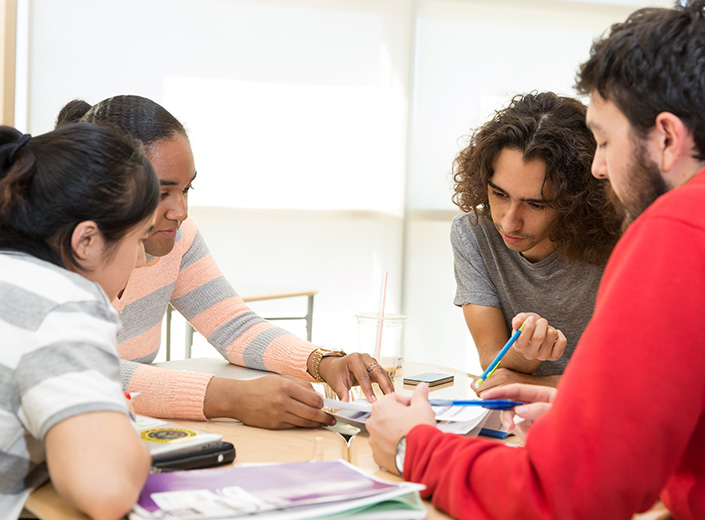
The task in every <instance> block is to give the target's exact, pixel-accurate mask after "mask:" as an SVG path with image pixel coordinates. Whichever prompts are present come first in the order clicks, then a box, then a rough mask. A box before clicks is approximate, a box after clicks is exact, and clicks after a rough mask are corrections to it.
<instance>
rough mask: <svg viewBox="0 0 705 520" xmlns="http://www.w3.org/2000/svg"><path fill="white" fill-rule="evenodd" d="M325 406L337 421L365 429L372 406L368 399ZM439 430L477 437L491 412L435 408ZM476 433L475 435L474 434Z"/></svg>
mask: <svg viewBox="0 0 705 520" xmlns="http://www.w3.org/2000/svg"><path fill="white" fill-rule="evenodd" d="M323 406H324V407H326V408H329V409H330V410H326V411H327V412H328V413H330V414H331V415H333V416H334V417H335V418H336V419H338V420H341V421H343V422H345V423H347V424H352V425H353V426H356V427H358V428H360V429H364V427H365V423H366V422H367V419H368V418H369V417H370V409H371V408H372V404H371V403H370V402H369V401H367V399H357V400H355V401H353V402H348V403H346V402H344V401H337V400H335V399H325V398H324V399H323ZM433 410H434V411H435V412H436V420H437V421H438V422H439V423H440V424H439V425H438V427H439V429H441V430H443V431H447V432H452V433H458V434H461V435H466V434H469V433H472V434H474V435H477V433H479V431H480V427H481V426H482V423H484V421H485V420H486V419H487V417H488V415H489V412H490V410H487V409H485V408H481V407H478V406H434V407H433ZM473 432H474V433H473Z"/></svg>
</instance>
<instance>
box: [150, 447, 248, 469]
mask: <svg viewBox="0 0 705 520" xmlns="http://www.w3.org/2000/svg"><path fill="white" fill-rule="evenodd" d="M234 460H235V446H233V445H232V444H231V443H229V442H221V443H220V445H218V446H213V447H211V448H204V449H202V450H198V451H192V452H189V453H182V454H180V455H174V456H173V457H169V458H165V459H161V460H159V461H156V462H153V463H152V468H153V470H154V472H161V471H179V470H184V469H200V468H210V467H213V466H220V465H221V464H227V463H228V462H232V461H234Z"/></svg>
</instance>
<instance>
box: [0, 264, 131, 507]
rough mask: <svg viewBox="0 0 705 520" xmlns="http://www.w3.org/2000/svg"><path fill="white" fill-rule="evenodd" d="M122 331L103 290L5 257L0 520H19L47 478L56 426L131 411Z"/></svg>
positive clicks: (0, 313)
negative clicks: (120, 348)
mask: <svg viewBox="0 0 705 520" xmlns="http://www.w3.org/2000/svg"><path fill="white" fill-rule="evenodd" d="M119 327H120V322H119V319H118V317H117V314H116V313H115V311H114V310H113V309H112V308H111V307H110V302H109V301H108V298H107V297H106V296H105V293H104V292H103V291H102V289H101V288H100V287H99V286H98V285H97V284H95V283H93V282H90V281H88V280H86V279H85V278H84V277H82V276H81V275H79V274H76V273H72V272H70V271H68V270H66V269H62V268H60V267H57V266H55V265H53V264H50V263H48V262H44V261H42V260H38V259H36V258H34V257H32V256H29V255H26V254H24V253H17V252H10V251H1V252H0V338H2V349H1V350H0V447H2V451H0V475H2V478H0V518H17V517H18V516H19V514H20V512H21V511H22V506H23V505H24V503H25V501H26V500H27V496H28V495H29V493H30V491H31V490H32V489H34V488H36V487H37V486H39V485H40V484H42V483H43V482H44V481H45V480H46V479H47V476H48V473H47V468H46V463H45V452H44V438H45V436H46V434H47V432H48V431H49V430H50V429H51V428H52V427H53V426H54V425H56V424H57V423H59V422H60V421H62V420H64V419H67V418H70V417H72V416H75V415H78V414H83V413H87V412H96V411H118V412H123V413H127V408H126V405H125V399H124V397H123V396H122V393H121V388H120V373H119V360H118V356H117V352H116V344H117V339H116V336H117V331H118V328H119Z"/></svg>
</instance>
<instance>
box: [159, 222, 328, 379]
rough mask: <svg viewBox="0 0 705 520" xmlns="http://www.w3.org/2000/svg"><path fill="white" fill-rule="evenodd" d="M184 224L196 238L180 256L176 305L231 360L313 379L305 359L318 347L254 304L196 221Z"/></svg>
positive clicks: (173, 302)
mask: <svg viewBox="0 0 705 520" xmlns="http://www.w3.org/2000/svg"><path fill="white" fill-rule="evenodd" d="M182 227H183V228H184V235H185V236H186V235H188V234H193V235H194V238H193V241H192V242H191V246H190V247H189V248H188V250H187V251H186V252H185V254H184V255H183V257H182V259H181V265H180V266H179V277H178V280H177V282H176V286H175V288H174V293H173V295H172V299H171V303H172V305H173V306H174V307H175V308H176V309H177V310H178V311H179V312H180V313H181V314H182V315H184V317H185V318H186V319H187V320H188V321H189V322H190V323H191V324H192V325H193V327H194V328H195V329H196V330H197V331H198V332H200V333H201V334H202V335H203V336H204V337H206V338H207V339H208V342H209V343H211V344H212V345H213V346H214V347H215V348H216V349H217V350H218V352H220V353H221V354H222V355H223V356H224V357H225V358H226V359H228V360H229V361H230V362H231V363H234V364H237V365H243V366H247V367H249V368H255V369H258V370H267V371H270V372H277V373H280V374H287V375H292V376H296V377H299V378H302V379H306V380H309V381H312V380H313V378H311V376H310V374H309V373H308V371H307V369H306V363H307V361H308V357H309V355H310V354H311V352H313V351H314V350H315V349H316V348H317V347H316V346H315V345H313V344H312V343H309V342H307V341H305V340H302V339H300V338H298V337H297V336H295V335H293V334H291V333H290V332H288V331H286V330H285V329H283V328H281V327H277V326H275V325H272V324H271V323H269V322H267V321H266V320H264V319H263V318H261V317H260V316H258V315H257V314H256V313H254V312H253V311H252V310H250V308H249V307H248V306H247V305H246V304H245V302H243V301H242V299H241V298H240V297H239V296H238V295H237V293H236V292H235V290H234V289H233V288H232V286H231V285H230V284H229V283H228V281H227V280H226V279H225V277H224V276H223V275H222V273H221V272H220V269H219V268H218V266H217V265H216V263H215V260H214V259H213V257H212V255H211V254H210V252H209V251H208V247H207V246H206V243H205V241H204V240H203V237H202V236H201V234H200V233H199V232H198V230H197V228H196V226H195V224H194V223H193V222H191V221H190V220H187V221H186V222H184V224H183V226H182Z"/></svg>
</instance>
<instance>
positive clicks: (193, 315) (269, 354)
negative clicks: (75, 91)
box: [56, 96, 393, 428]
mask: <svg viewBox="0 0 705 520" xmlns="http://www.w3.org/2000/svg"><path fill="white" fill-rule="evenodd" d="M77 120H80V121H88V122H96V123H105V124H109V125H113V126H115V127H117V128H119V129H120V130H122V131H123V132H125V133H126V134H128V135H129V136H131V137H134V138H137V139H139V140H140V141H142V143H143V144H144V146H145V148H146V150H147V156H148V157H149V158H150V160H151V161H152V164H153V165H154V169H155V171H156V173H157V177H158V178H159V183H160V185H161V188H162V198H161V201H160V203H159V208H158V210H157V221H156V224H155V229H154V232H153V233H152V234H151V235H150V236H149V238H148V239H147V240H146V241H145V250H146V252H147V254H148V255H149V256H148V262H147V264H146V265H145V266H143V267H141V268H140V269H136V270H135V272H134V273H133V275H132V277H131V278H130V282H129V284H128V285H127V288H126V289H125V291H124V293H122V294H121V295H120V296H119V297H118V298H116V299H115V300H114V301H113V305H114V306H115V308H116V309H117V310H118V311H119V312H120V317H121V319H122V322H123V330H122V332H121V334H120V337H119V342H120V344H119V346H118V352H119V353H120V357H121V359H122V360H123V361H122V363H121V370H122V378H123V382H124V384H125V389H126V390H127V391H131V392H140V395H139V397H137V398H135V399H134V400H133V403H134V405H135V408H136V410H137V411H138V412H139V413H143V414H145V415H151V416H157V417H171V418H184V419H198V420H203V419H207V418H214V417H232V418H235V419H238V420H240V421H242V422H243V423H245V424H249V425H252V426H260V427H265V428H292V427H296V426H300V427H317V426H322V425H328V424H331V422H332V420H333V419H332V417H331V416H330V415H328V414H326V413H325V412H323V411H322V410H321V408H322V405H323V400H322V398H321V397H320V395H319V394H317V393H316V392H315V391H314V390H313V388H312V387H311V385H310V383H309V382H308V381H321V382H326V383H328V385H329V386H330V387H331V388H332V389H333V390H334V391H335V392H337V394H338V395H339V396H340V397H341V398H343V399H346V400H347V396H348V391H349V390H350V388H351V386H353V385H357V384H359V385H360V386H361V388H362V390H363V392H364V393H365V395H366V396H367V397H368V398H369V399H370V400H372V401H374V400H375V397H374V393H373V391H372V387H371V382H373V381H376V382H377V383H379V385H380V387H381V389H382V391H383V392H385V393H387V392H391V391H392V390H393V386H392V384H391V381H390V380H389V377H388V376H387V374H386V372H385V371H384V369H382V367H381V366H380V365H379V364H378V363H377V362H376V361H375V360H374V359H373V358H371V357H370V356H369V355H367V354H357V353H355V354H349V355H345V353H344V352H342V351H328V350H323V349H321V348H319V347H317V346H316V345H313V344H311V343H308V342H307V341H304V340H301V339H299V338H297V337H296V336H294V335H293V334H290V333H289V332H287V331H285V330H284V329H282V328H279V327H275V326H274V325H272V324H270V323H268V322H267V321H265V320H264V319H262V318H261V317H259V316H257V315H256V314H255V313H254V312H252V311H251V310H250V309H249V308H248V307H247V306H246V305H245V303H244V302H243V301H242V299H241V298H240V297H239V296H238V295H237V293H236V292H235V290H234V289H233V288H232V287H231V286H230V284H229V283H228V282H227V281H226V280H225V278H224V277H223V276H222V274H221V273H220V270H219V269H218V267H217V265H216V264H215V261H214V260H213V258H212V256H211V255H210V253H209V252H208V248H207V246H206V244H205V242H204V240H203V238H202V236H201V235H200V233H199V232H198V229H197V227H196V224H195V223H194V222H193V221H192V220H191V219H189V218H188V192H189V190H190V189H191V187H192V182H193V180H194V179H195V177H196V167H195V165H194V158H193V153H192V151H191V145H190V143H189V139H188V136H187V135H186V131H185V130H184V127H183V126H182V125H181V123H180V122H179V121H178V120H177V119H176V118H175V117H174V116H172V115H171V114H170V113H169V112H168V111H167V110H165V109H164V108H163V107H162V106H160V105H159V104H157V103H155V102H154V101H151V100H149V99H146V98H143V97H140V96H116V97H112V98H109V99H106V100H103V101H101V102H100V103H97V104H95V105H93V106H90V105H89V104H88V103H86V102H85V101H80V100H75V101H72V102H70V103H68V104H67V105H66V106H65V107H64V108H63V109H62V110H61V112H60V114H59V116H58V118H57V123H56V124H57V126H61V125H63V124H66V123H69V122H73V121H77ZM169 303H171V304H172V305H173V306H174V307H175V308H176V309H177V310H178V311H179V312H180V313H181V314H182V315H183V316H184V317H185V318H186V319H187V320H188V321H189V322H190V323H191V325H193V327H194V328H195V329H196V330H197V331H199V332H200V333H201V334H202V335H203V336H204V337H205V338H206V339H207V340H208V341H209V342H210V343H211V344H212V345H213V346H214V347H215V348H216V349H217V350H218V352H220V353H221V354H222V355H223V357H225V358H226V359H227V360H228V361H230V362H231V363H234V364H237V365H244V366H247V367H250V368H255V369H259V370H267V371H271V372H276V373H278V374H286V375H291V376H296V377H297V378H299V379H298V380H297V379H292V378H283V377H280V376H275V375H271V376H265V377H261V378H258V379H254V380H250V381H237V380H232V379H225V378H219V377H214V376H212V375H210V374H198V373H193V372H187V371H182V370H178V371H177V370H167V369H163V368H159V367H155V366H153V365H151V364H150V363H151V362H152V361H153V360H154V359H155V357H156V355H157V353H158V351H159V347H160V334H161V323H162V319H163V317H164V314H165V313H166V309H167V306H168V305H169Z"/></svg>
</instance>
